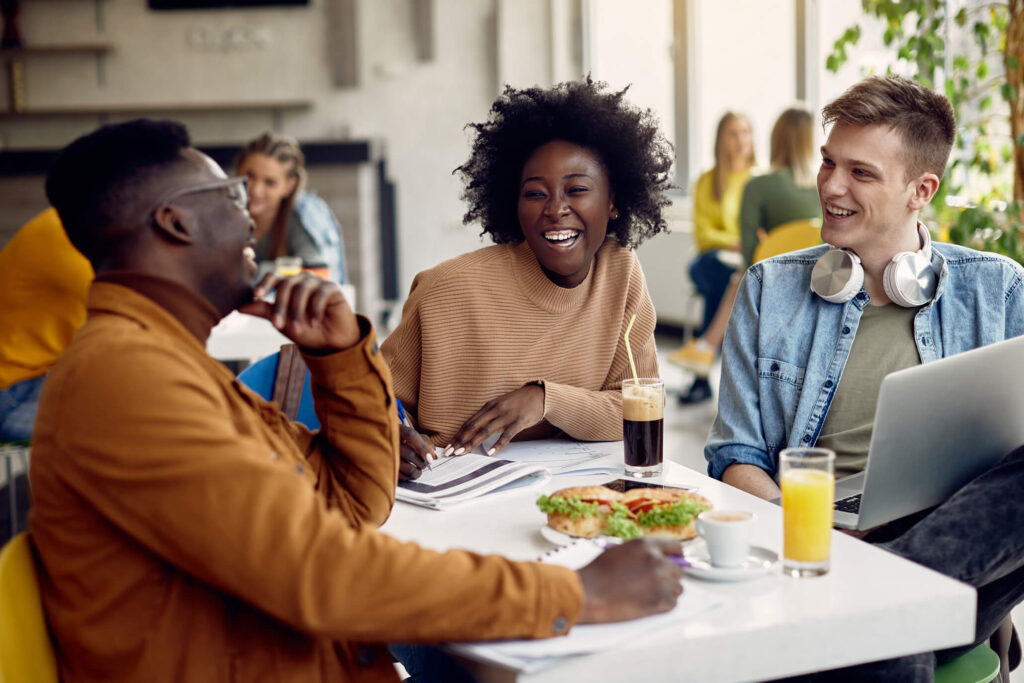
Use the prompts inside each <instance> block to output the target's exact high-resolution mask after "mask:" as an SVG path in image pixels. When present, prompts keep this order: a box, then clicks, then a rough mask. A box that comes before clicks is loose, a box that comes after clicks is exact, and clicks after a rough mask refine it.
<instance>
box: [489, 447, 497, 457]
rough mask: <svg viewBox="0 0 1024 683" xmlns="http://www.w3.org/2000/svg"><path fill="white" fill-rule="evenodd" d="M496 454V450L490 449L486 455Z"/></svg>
mask: <svg viewBox="0 0 1024 683" xmlns="http://www.w3.org/2000/svg"><path fill="white" fill-rule="evenodd" d="M497 452H498V449H497V448H492V449H491V450H489V451H487V455H494V454H495V453H497Z"/></svg>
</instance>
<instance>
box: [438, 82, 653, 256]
mask: <svg viewBox="0 0 1024 683" xmlns="http://www.w3.org/2000/svg"><path fill="white" fill-rule="evenodd" d="M626 90H628V87H627V88H624V89H623V90H621V91H618V92H614V91H610V90H609V89H608V85H607V84H606V83H603V82H601V81H594V80H592V79H591V78H590V77H589V76H588V77H587V78H586V79H585V80H582V81H569V82H565V83H560V84H559V85H556V86H555V87H553V88H548V89H545V88H524V89H521V90H520V89H516V88H513V87H512V86H505V92H504V93H503V94H502V95H501V96H500V97H499V98H498V99H497V100H496V101H495V102H494V104H493V105H492V106H491V111H490V116H489V117H488V120H487V121H486V122H485V123H471V124H469V125H468V126H467V128H471V129H473V131H475V139H474V140H473V149H472V152H471V153H470V157H469V159H468V160H467V161H466V163H464V164H463V165H462V166H459V167H458V168H457V169H455V171H454V173H455V174H458V175H459V176H460V177H461V179H462V181H463V184H464V189H463V193H462V199H464V200H465V201H466V202H467V204H468V205H469V208H468V210H467V211H466V214H465V215H464V216H463V219H462V220H463V223H465V224H469V223H472V222H473V221H476V220H479V221H480V223H481V225H482V226H483V231H482V232H481V233H480V234H481V235H483V234H489V235H490V236H491V239H492V240H494V242H495V243H497V244H503V243H508V242H522V241H523V239H524V237H523V232H522V229H521V228H520V226H519V219H518V210H517V205H518V200H519V184H520V175H521V173H522V169H523V165H524V164H525V163H526V161H527V160H528V159H529V158H530V155H531V154H533V152H534V151H535V150H536V149H537V148H538V147H541V146H542V145H545V144H547V143H548V142H551V141H552V140H565V141H567V142H571V143H573V144H576V145H579V146H581V147H585V148H587V149H588V150H591V151H592V152H594V153H595V154H597V156H598V158H599V159H600V160H601V162H602V163H603V164H604V167H605V169H606V171H607V173H608V178H609V180H610V183H611V189H612V191H613V192H614V193H615V207H616V208H617V209H618V212H619V215H618V218H616V219H613V220H611V221H609V223H608V233H609V234H611V235H614V236H615V238H616V239H617V240H618V242H619V244H622V245H623V246H625V245H629V246H632V247H636V246H638V245H639V244H640V243H641V242H643V241H644V240H645V239H647V238H648V237H651V236H653V235H656V234H658V233H659V232H662V231H663V230H665V229H666V223H665V218H664V217H663V216H662V209H663V208H664V207H665V206H667V205H668V204H670V203H671V202H670V200H669V199H668V198H667V197H666V196H665V191H666V190H667V189H669V188H671V187H672V185H671V183H670V182H669V171H670V169H671V167H672V158H673V148H672V145H671V143H669V142H668V140H666V139H665V136H664V135H662V133H661V132H660V130H659V127H658V122H657V119H656V118H655V116H654V114H653V113H652V112H651V111H650V110H649V109H647V110H641V109H639V108H637V107H635V106H633V105H631V104H629V103H628V102H627V101H626V100H625V98H624V96H625V94H626Z"/></svg>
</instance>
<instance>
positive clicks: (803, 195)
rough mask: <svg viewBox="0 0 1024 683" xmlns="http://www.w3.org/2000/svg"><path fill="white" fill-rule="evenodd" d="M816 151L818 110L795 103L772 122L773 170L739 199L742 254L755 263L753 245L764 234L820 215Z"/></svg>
mask: <svg viewBox="0 0 1024 683" xmlns="http://www.w3.org/2000/svg"><path fill="white" fill-rule="evenodd" d="M816 159H817V154H816V150H815V149H814V115H813V114H811V112H809V111H807V110H806V109H803V108H797V107H793V108H791V109H787V110H786V111H784V112H782V114H780V115H779V118H778V119H777V120H776V121H775V126H774V127H773V128H772V140H771V164H772V168H771V171H770V172H768V173H765V174H764V175H759V176H756V177H754V178H751V179H750V182H748V183H747V186H746V189H745V190H744V191H743V202H742V203H741V205H740V246H741V248H742V251H743V260H744V261H745V262H746V263H747V264H748V265H749V264H751V263H753V258H754V249H755V248H756V247H757V243H758V242H760V241H761V240H762V239H763V238H764V236H765V235H767V234H768V233H769V232H771V231H772V230H773V229H775V228H777V227H778V226H780V225H783V224H785V223H789V222H791V221H796V220H801V219H807V218H818V219H820V218H821V204H820V202H819V201H818V189H817V187H815V176H816V174H817V168H816V164H815V162H816Z"/></svg>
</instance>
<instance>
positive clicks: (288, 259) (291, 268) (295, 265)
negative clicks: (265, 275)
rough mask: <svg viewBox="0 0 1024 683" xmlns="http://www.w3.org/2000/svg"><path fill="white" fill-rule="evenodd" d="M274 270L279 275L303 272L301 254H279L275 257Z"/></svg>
mask: <svg viewBox="0 0 1024 683" xmlns="http://www.w3.org/2000/svg"><path fill="white" fill-rule="evenodd" d="M274 272H276V273H277V274H278V275H285V276H288V275H298V274H299V273H301V272H302V258H301V257H299V256H278V257H277V258H276V259H274Z"/></svg>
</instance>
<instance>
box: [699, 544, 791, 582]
mask: <svg viewBox="0 0 1024 683" xmlns="http://www.w3.org/2000/svg"><path fill="white" fill-rule="evenodd" d="M684 555H685V557H686V559H687V560H689V562H690V566H689V567H687V568H685V569H684V571H685V572H686V573H687V574H689V575H690V576H694V577H696V578H699V579H705V580H707V581H747V580H749V579H756V578H757V577H759V576H761V575H763V574H767V573H768V572H770V571H771V570H772V567H774V566H775V563H776V562H778V561H779V554H778V553H776V552H775V551H774V550H769V549H768V548H762V547H760V546H756V545H752V546H750V553H749V554H748V555H747V559H746V560H744V561H743V564H742V565H741V566H739V567H715V566H713V565H712V564H711V560H710V559H709V558H708V549H707V546H706V545H705V544H704V543H693V544H691V545H689V546H688V547H686V548H685V549H684Z"/></svg>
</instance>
